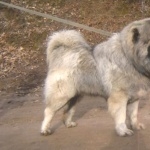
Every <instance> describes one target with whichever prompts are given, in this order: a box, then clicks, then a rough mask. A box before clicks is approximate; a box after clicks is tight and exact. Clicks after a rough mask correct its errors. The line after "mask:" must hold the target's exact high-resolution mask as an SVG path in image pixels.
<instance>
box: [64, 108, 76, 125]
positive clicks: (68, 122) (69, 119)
mask: <svg viewBox="0 0 150 150" xmlns="http://www.w3.org/2000/svg"><path fill="white" fill-rule="evenodd" d="M74 113H75V106H74V107H72V108H71V109H70V110H69V112H68V116H67V114H64V115H65V116H64V124H65V125H66V127H67V128H72V127H76V126H77V123H76V122H74V121H72V117H73V115H74Z"/></svg>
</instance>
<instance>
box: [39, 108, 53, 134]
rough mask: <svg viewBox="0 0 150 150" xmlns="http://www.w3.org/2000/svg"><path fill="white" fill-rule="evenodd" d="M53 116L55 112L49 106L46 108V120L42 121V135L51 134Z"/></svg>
mask: <svg viewBox="0 0 150 150" xmlns="http://www.w3.org/2000/svg"><path fill="white" fill-rule="evenodd" d="M53 116H54V112H52V111H51V110H50V108H49V107H47V108H45V112H44V120H43V122H42V127H41V134H42V135H48V134H51V130H50V123H51V120H52V118H53Z"/></svg>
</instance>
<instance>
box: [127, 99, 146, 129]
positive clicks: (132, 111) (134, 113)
mask: <svg viewBox="0 0 150 150" xmlns="http://www.w3.org/2000/svg"><path fill="white" fill-rule="evenodd" d="M138 105H139V100H138V101H135V102H133V103H130V104H128V106H127V113H128V116H129V121H130V125H131V127H132V128H133V129H137V130H140V129H144V128H145V126H144V124H142V123H140V122H138Z"/></svg>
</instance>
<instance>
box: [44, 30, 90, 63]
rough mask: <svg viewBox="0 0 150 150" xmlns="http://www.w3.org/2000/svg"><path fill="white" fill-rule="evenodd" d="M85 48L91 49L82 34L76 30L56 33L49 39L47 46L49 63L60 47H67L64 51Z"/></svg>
mask: <svg viewBox="0 0 150 150" xmlns="http://www.w3.org/2000/svg"><path fill="white" fill-rule="evenodd" d="M81 45H82V46H84V47H85V48H86V49H90V47H89V46H88V44H87V42H86V41H85V40H84V38H83V36H82V35H81V34H80V32H78V31H75V30H62V31H58V32H55V33H54V34H52V36H50V37H49V39H48V45H47V50H46V53H47V63H48V62H49V59H50V56H51V54H52V53H53V52H54V51H57V50H58V48H59V47H61V46H63V47H66V48H65V49H64V50H65V51H66V50H67V51H70V50H72V49H73V48H75V47H77V46H81Z"/></svg>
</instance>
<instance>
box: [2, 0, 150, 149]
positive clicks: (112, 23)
mask: <svg viewBox="0 0 150 150" xmlns="http://www.w3.org/2000/svg"><path fill="white" fill-rule="evenodd" d="M7 2H11V3H13V4H15V5H19V6H22V7H26V8H29V9H32V10H36V11H40V12H44V13H48V14H52V15H55V16H57V17H60V18H63V19H68V20H71V21H75V22H78V23H82V24H85V25H88V26H91V27H95V28H99V29H102V30H107V31H109V32H118V31H120V30H121V29H122V28H123V27H124V26H125V25H126V24H128V23H129V22H131V21H133V20H137V19H142V18H146V17H149V16H150V3H149V0H145V1H142V0H141V1H136V0H134V1H133V2H132V1H131V0H121V1H119V0H114V1H111V2H110V1H109V0H105V1H104V0H101V1H97V0H88V1H87V0H83V1H79V0H51V1H49V0H43V1H40V0H35V1H29V0H23V1H19V0H7ZM60 29H76V30H80V31H81V32H82V34H83V35H84V36H85V38H86V40H87V41H88V42H89V43H90V44H91V45H95V44H97V43H99V42H101V41H103V40H106V39H107V38H108V37H104V36H102V35H99V34H96V33H92V32H89V31H85V30H83V29H79V28H75V27H71V26H67V25H64V24H61V23H58V22H55V21H52V20H49V19H46V18H41V17H37V16H34V15H30V14H27V13H24V12H20V11H18V10H15V9H10V8H7V7H4V6H2V5H0V45H1V48H0V135H1V136H0V147H1V148H0V149H1V150H9V149H15V150H20V149H33V150H34V149H53V150H67V149H68V150H73V149H79V150H80V149H81V150H90V149H92V150H93V149H95V150H97V149H101V150H110V149H111V150H130V149H131V150H133V149H137V150H149V149H150V144H149V138H150V111H149V110H150V105H149V104H150V102H149V101H148V100H147V101H142V102H141V104H140V113H139V118H140V120H141V121H142V122H143V123H145V124H146V127H147V128H146V129H145V130H142V131H136V132H135V134H134V135H133V136H131V137H125V138H121V137H118V136H117V135H116V133H115V131H114V122H113V120H112V118H111V117H110V115H109V114H108V112H107V105H106V102H105V101H104V100H103V99H102V98H99V97H84V99H83V100H82V101H81V103H79V105H78V107H77V113H76V115H75V120H76V121H77V123H78V126H77V127H75V128H71V129H67V128H65V126H64V125H63V123H62V121H61V117H62V115H61V111H60V112H58V114H57V115H56V117H55V118H54V120H53V122H52V129H53V132H54V133H53V134H52V135H50V136H47V137H43V136H41V135H40V132H39V131H40V125H41V122H42V119H43V110H44V104H43V95H42V91H43V83H44V78H45V76H46V70H47V67H46V63H45V48H46V39H47V37H48V36H49V35H50V34H51V33H53V32H54V31H57V30H60Z"/></svg>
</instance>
